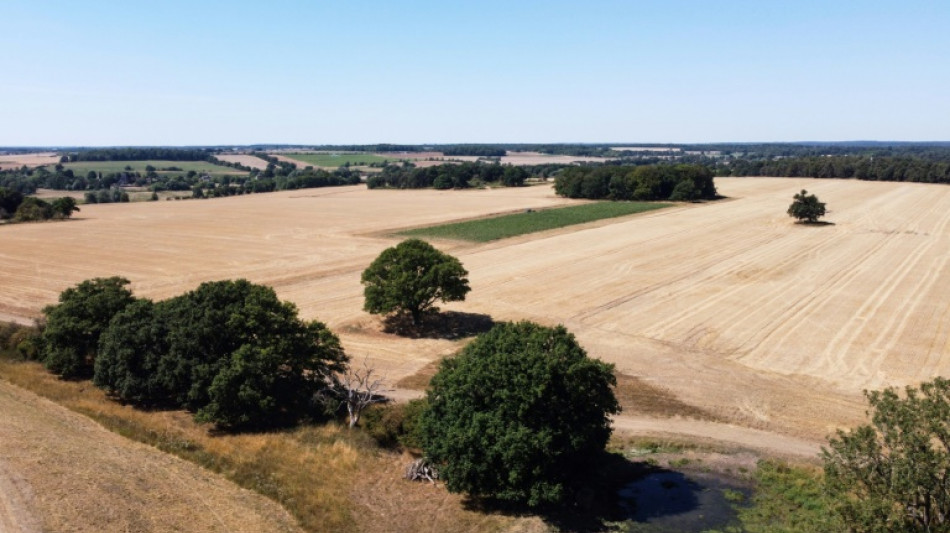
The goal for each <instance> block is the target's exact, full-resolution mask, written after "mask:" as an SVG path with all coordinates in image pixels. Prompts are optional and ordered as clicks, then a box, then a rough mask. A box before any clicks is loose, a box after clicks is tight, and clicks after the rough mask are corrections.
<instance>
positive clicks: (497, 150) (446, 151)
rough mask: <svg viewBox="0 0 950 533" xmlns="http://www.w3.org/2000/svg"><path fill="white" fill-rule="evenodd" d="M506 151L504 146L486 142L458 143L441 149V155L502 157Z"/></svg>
mask: <svg viewBox="0 0 950 533" xmlns="http://www.w3.org/2000/svg"><path fill="white" fill-rule="evenodd" d="M506 153H508V152H507V151H506V150H505V149H504V148H501V147H499V146H492V145H488V144H460V145H457V146H450V147H447V148H443V149H442V155H446V156H457V155H474V156H478V157H502V156H504V155H505V154H506Z"/></svg>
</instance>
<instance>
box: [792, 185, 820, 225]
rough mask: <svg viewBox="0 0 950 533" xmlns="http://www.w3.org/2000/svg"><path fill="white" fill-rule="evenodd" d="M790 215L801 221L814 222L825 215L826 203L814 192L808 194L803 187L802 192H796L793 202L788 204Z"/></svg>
mask: <svg viewBox="0 0 950 533" xmlns="http://www.w3.org/2000/svg"><path fill="white" fill-rule="evenodd" d="M788 216H790V217H793V218H797V219H798V220H799V221H800V222H807V223H809V224H814V223H815V222H818V219H819V218H821V217H823V216H825V204H824V202H819V201H818V197H817V196H815V195H814V194H808V191H806V190H805V189H802V192H800V193H798V194H796V195H795V197H794V200H793V201H792V204H791V205H789V206H788Z"/></svg>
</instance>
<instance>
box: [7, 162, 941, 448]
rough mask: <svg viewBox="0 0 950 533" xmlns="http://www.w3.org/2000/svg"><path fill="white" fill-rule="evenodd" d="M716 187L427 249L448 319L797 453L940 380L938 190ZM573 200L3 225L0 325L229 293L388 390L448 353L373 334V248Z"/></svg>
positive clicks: (277, 196)
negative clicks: (557, 354)
mask: <svg viewBox="0 0 950 533" xmlns="http://www.w3.org/2000/svg"><path fill="white" fill-rule="evenodd" d="M717 186H718V187H719V190H720V192H721V193H722V194H724V195H725V196H727V197H729V199H727V200H724V201H720V202H715V203H711V204H695V205H683V206H679V207H673V208H669V209H664V210H660V211H655V212H650V213H645V214H640V215H634V216H631V217H626V218H621V219H613V220H606V221H599V222H595V223H591V224H588V225H584V226H576V227H572V228H563V229H559V230H553V231H549V232H544V233H539V234H534V235H525V236H521V237H515V238H512V239H506V240H502V241H495V242H491V243H486V244H471V243H463V242H452V241H441V242H436V244H437V246H439V247H440V248H441V249H443V250H445V251H448V252H449V253H452V254H453V255H456V256H457V257H459V258H460V259H461V261H462V263H463V264H464V265H465V266H466V268H468V270H469V271H470V279H471V284H472V292H471V293H470V295H469V298H468V300H467V301H466V302H463V303H459V304H453V305H451V306H449V308H450V309H453V310H457V311H464V312H467V313H479V314H487V315H490V316H491V317H492V318H494V319H495V320H518V319H530V320H536V321H539V322H542V323H546V324H555V323H563V324H565V325H566V326H567V327H568V329H570V330H571V331H572V332H574V333H575V334H576V335H577V337H578V338H579V340H580V341H581V343H582V344H583V345H584V346H585V347H586V349H587V350H588V352H589V353H590V354H591V355H592V356H595V357H599V358H602V359H605V360H607V361H610V362H613V363H616V365H617V367H618V370H619V371H621V372H623V373H624V374H627V375H630V376H635V377H637V378H639V380H640V381H642V382H644V383H647V384H649V385H652V386H654V387H658V388H661V389H665V390H667V391H669V392H670V393H672V394H673V395H675V396H676V397H677V398H678V399H679V400H681V401H683V402H686V403H688V404H690V405H693V406H697V407H700V408H702V409H703V410H705V411H706V412H709V413H712V414H713V415H714V416H715V417H716V418H718V419H720V420H724V421H726V422H731V423H734V424H739V425H743V426H749V427H752V428H757V429H763V430H768V431H772V432H777V433H781V434H785V435H794V436H798V437H801V438H803V439H806V440H810V441H813V442H817V441H820V440H821V438H822V437H824V436H825V435H827V434H828V433H829V432H831V431H832V430H833V429H834V428H836V427H839V426H844V425H851V424H853V423H855V422H857V421H859V420H861V418H862V417H863V413H864V409H865V407H864V403H863V400H862V397H861V390H862V389H864V388H879V387H881V386H884V385H892V384H893V385H902V384H907V383H914V382H917V381H920V380H924V379H929V378H931V377H933V376H935V375H948V374H950V304H948V302H950V284H948V283H945V282H942V280H943V279H946V277H947V275H948V274H950V272H948V260H950V240H948V237H950V230H948V224H950V189H948V188H945V187H940V186H933V185H922V184H899V183H867V182H856V181H832V180H822V181H818V180H807V179H764V178H744V179H717ZM802 188H807V189H808V190H809V191H810V192H814V193H816V194H817V195H818V196H819V198H821V200H822V201H825V202H827V204H828V207H829V214H828V216H827V217H826V218H827V219H828V220H829V221H830V222H833V223H834V224H832V225H826V226H817V227H806V226H799V225H795V224H793V223H792V221H791V219H789V217H787V216H786V215H785V209H786V208H787V206H788V204H789V202H790V201H791V197H792V195H793V194H794V193H795V192H797V191H799V190H800V189H802ZM571 203H575V202H573V201H568V200H564V199H561V198H557V197H556V196H554V194H553V191H552V190H551V189H550V188H549V187H548V186H540V187H528V188H519V189H495V190H473V191H431V190H426V191H378V190H377V191H368V190H366V189H365V187H363V186H354V187H344V188H330V189H319V190H305V191H288V192H281V193H273V194H267V195H253V196H244V197H233V198H226V199H217V200H211V201H205V202H161V203H143V204H116V205H89V206H83V211H82V212H81V213H77V219H76V220H72V221H68V222H61V223H44V224H23V225H14V226H8V227H4V228H0V238H2V239H3V243H4V246H3V247H2V249H0V319H10V318H20V319H25V318H30V317H35V316H38V314H39V312H40V309H41V308H42V307H43V306H44V305H47V304H50V303H54V302H55V299H56V296H57V294H58V293H59V292H60V291H61V290H62V289H64V288H66V287H68V286H70V285H72V284H75V283H77V282H78V281H81V280H83V279H86V278H90V277H95V276H110V275H122V276H125V277H128V278H129V279H131V280H132V282H133V288H134V290H135V292H136V294H138V295H140V296H147V297H152V298H166V297H169V296H173V295H176V294H180V293H182V292H184V291H186V290H189V289H191V288H194V287H195V286H196V285H197V284H198V283H200V282H201V281H206V280H213V279H224V278H235V277H246V278H248V279H250V280H252V281H255V282H259V283H265V284H268V285H272V286H274V287H275V289H276V290H277V292H278V294H279V295H280V296H281V297H282V298H285V299H289V300H291V301H293V302H295V303H296V304H297V305H298V306H299V307H300V309H301V311H302V315H304V316H305V317H308V318H319V319H320V320H323V321H325V322H327V323H328V324H329V325H330V327H331V328H333V329H334V330H335V331H336V332H337V333H338V334H340V336H341V338H342V339H343V342H344V345H345V347H346V349H347V351H348V353H349V354H350V355H351V356H353V357H354V359H355V360H357V361H359V360H362V359H363V358H364V357H367V358H369V360H370V362H371V364H373V365H375V366H377V367H378V368H380V370H381V371H382V372H383V373H385V374H386V375H387V376H388V377H389V379H390V380H391V381H393V382H395V381H397V380H399V379H400V378H403V377H406V376H409V375H412V374H414V373H415V372H417V371H419V370H420V369H423V368H424V367H425V366H426V365H427V364H429V363H431V362H432V361H434V360H436V359H438V358H440V357H442V356H445V355H447V354H451V353H453V352H454V351H455V350H457V349H458V347H459V346H460V341H453V340H445V339H406V338H399V337H395V336H393V335H389V334H385V333H383V332H382V331H381V327H380V324H379V321H378V319H376V318H375V317H371V316H370V315H367V314H365V313H364V312H363V311H362V310H361V307H362V303H363V300H362V287H361V285H360V283H359V276H360V273H361V272H362V270H363V269H364V268H365V267H366V266H367V265H368V264H369V262H370V261H372V259H373V258H374V257H375V256H376V255H377V254H378V253H379V252H380V251H381V250H382V249H384V248H386V247H388V246H391V245H393V244H394V243H396V242H398V239H397V238H395V237H391V236H389V235H390V234H391V233H392V232H395V231H397V230H401V229H405V228H409V227H416V226H422V225H430V224H437V223H442V222H446V221H451V220H458V219H466V218H473V217H478V216H483V215H487V214H493V213H501V212H508V211H512V212H513V211H523V210H524V209H527V208H534V209H537V208H543V207H548V206H553V205H564V204H571ZM676 423H677V424H679V425H682V423H683V421H677V422H676ZM707 425H708V424H707ZM621 426H622V427H623V424H621ZM627 426H630V427H633V426H631V425H630V424H627ZM636 427H644V426H643V425H642V424H641V425H638V426H636ZM651 427H654V428H661V429H662V427H663V421H662V420H657V421H655V423H654V424H653V426H651ZM700 427H701V426H700V425H697V428H700ZM703 427H704V426H703ZM703 431H704V430H703ZM710 431H712V430H710ZM683 432H686V433H688V432H689V431H687V430H684V431H683ZM695 432H700V433H701V432H702V431H700V430H699V429H696V428H694V433H695ZM719 432H720V433H722V434H721V435H716V437H717V438H723V439H725V440H728V439H729V431H728V430H725V431H723V430H722V428H721V427H720V430H719Z"/></svg>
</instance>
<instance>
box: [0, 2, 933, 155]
mask: <svg viewBox="0 0 950 533" xmlns="http://www.w3.org/2000/svg"><path fill="white" fill-rule="evenodd" d="M139 4H142V5H139ZM0 19H2V20H3V31H2V32H0V50H2V51H3V58H4V59H3V61H2V63H0V65H2V66H0V146H28V145H43V146H54V145H90V146H95V145H146V144H161V145H195V144H248V143H307V144H310V143H313V144H318V143H319V144H322V143H332V144H347V143H378V142H390V143H454V142H613V141H616V142H716V141H749V142H754V141H762V142H769V141H797V140H830V141H834V140H858V139H861V140H865V139H869V140H908V141H915V140H950V2H947V1H946V0H939V1H937V0H935V1H929V2H924V1H914V0H905V1H902V2H898V1H873V0H867V1H861V0H854V1H850V2H843V1H838V2H832V1H827V0H826V1H822V2H818V1H809V0H800V1H795V2H778V1H773V2H768V1H764V0H759V1H728V0H727V1H721V2H713V1H686V0H679V1H677V0H667V1H660V0H657V1H643V2H639V1H626V2H619V1H605V0H589V1H586V2H579V1H578V2H566V1H550V0H549V1H544V2H541V1H538V2H533V1H531V2H529V1H523V2H519V1H516V0H509V1H507V2H500V1H492V0H488V1H479V2H450V1H449V2H447V1H442V2H435V1H431V2H430V1H392V2H381V1H359V0H353V1H347V2H342V1H341V2H321V1H310V2H303V1H301V2H291V1H282V0H272V1H270V2H243V1H232V2H227V3H224V2H221V3H217V2H201V1H190V2H185V1H176V0H172V1H165V2H148V3H145V2H141V3H140V2H128V1H126V2H107V1H95V0H92V1H84V2H75V1H44V0H32V1H20V0H4V1H3V2H2V3H0Z"/></svg>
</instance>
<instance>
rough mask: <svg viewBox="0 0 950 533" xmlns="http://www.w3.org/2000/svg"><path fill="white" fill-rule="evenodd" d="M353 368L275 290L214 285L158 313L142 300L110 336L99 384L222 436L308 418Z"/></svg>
mask: <svg viewBox="0 0 950 533" xmlns="http://www.w3.org/2000/svg"><path fill="white" fill-rule="evenodd" d="M346 361H347V358H346V355H345V354H344V352H343V349H342V347H341V346H340V341H339V339H338V338H337V337H336V336H335V335H334V334H333V333H332V332H330V330H329V329H327V327H326V326H325V325H324V324H322V323H320V322H305V321H303V320H301V319H299V318H298V317H297V308H296V307H295V306H294V305H293V304H291V303H289V302H281V301H280V300H279V299H278V298H277V295H276V294H275V293H274V290H273V289H271V288H270V287H266V286H263V285H255V284H253V283H250V282H248V281H247V280H227V281H215V282H208V283H203V284H201V285H200V286H199V287H198V288H197V289H195V290H193V291H191V292H188V293H186V294H183V295H181V296H177V297H175V298H171V299H169V300H164V301H161V302H158V303H154V304H153V303H152V302H150V301H148V300H138V301H136V302H135V303H134V304H132V305H129V306H128V307H127V308H125V309H124V310H123V311H122V312H120V313H118V314H117V315H116V316H115V318H114V319H113V320H112V322H111V323H110V324H109V328H108V329H107V330H106V331H105V333H104V334H103V335H102V341H101V343H100V348H99V356H98V357H97V358H96V366H95V376H94V378H93V383H94V384H95V385H96V386H98V387H100V388H103V389H105V390H107V391H108V392H110V393H111V394H113V395H114V396H116V397H117V398H118V399H120V400H122V401H125V402H132V403H136V404H140V405H174V406H181V407H184V408H186V409H189V410H191V411H193V412H195V413H196V418H197V419H199V420H203V421H208V422H214V423H215V424H217V425H219V426H222V427H230V428H240V427H264V426H272V425H279V424H285V423H292V422H295V421H296V420H298V419H300V418H301V417H304V416H306V415H307V413H308V411H309V410H310V408H311V402H312V399H313V396H314V394H316V393H317V392H319V391H320V390H321V389H322V388H323V387H325V386H326V383H327V382H328V381H329V380H331V376H332V374H334V373H337V372H341V371H342V370H343V369H344V367H345V364H346Z"/></svg>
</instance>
